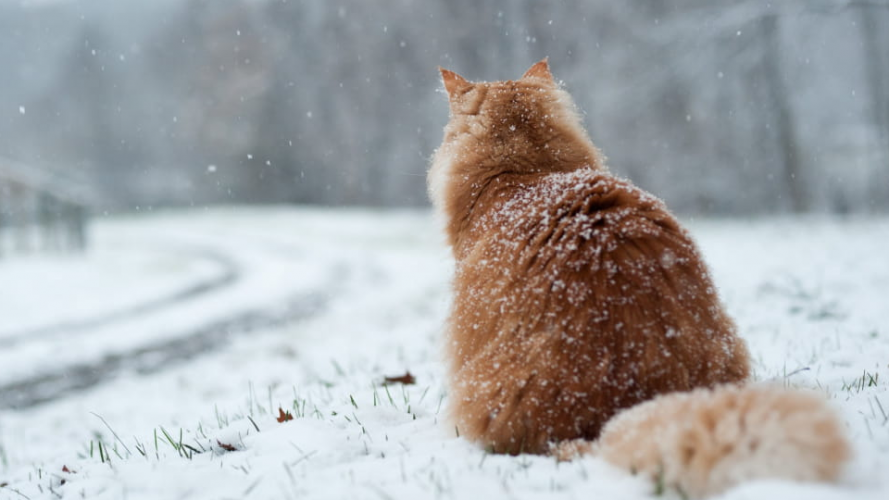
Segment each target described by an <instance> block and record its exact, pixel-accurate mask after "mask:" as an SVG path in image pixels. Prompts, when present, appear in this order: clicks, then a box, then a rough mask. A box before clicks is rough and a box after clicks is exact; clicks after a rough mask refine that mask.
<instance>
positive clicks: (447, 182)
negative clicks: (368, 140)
mask: <svg viewBox="0 0 889 500" xmlns="http://www.w3.org/2000/svg"><path fill="white" fill-rule="evenodd" d="M440 71H441V76H442V81H443V83H444V88H445V91H446V92H447V95H448V103H449V106H450V120H449V121H448V124H447V126H445V134H444V140H443V142H442V145H441V147H440V148H439V149H438V150H437V151H436V153H435V156H434V157H433V161H432V167H431V169H430V171H429V194H430V197H431V198H432V201H433V204H435V205H436V206H437V207H439V208H443V207H444V202H445V198H447V197H448V196H449V195H448V190H449V188H450V187H451V181H453V180H454V179H455V178H459V179H470V178H474V177H476V176H487V175H497V174H500V173H502V172H511V173H518V174H529V173H530V174H534V173H541V174H545V173H548V172H553V171H568V170H573V169H576V168H580V167H583V166H591V167H599V165H600V160H599V155H598V151H597V150H596V149H595V147H594V146H593V144H592V142H590V140H589V137H588V136H587V134H586V132H585V130H584V129H583V126H582V125H581V120H580V117H579V115H578V113H577V108H576V107H575V105H574V102H573V101H572V100H571V97H570V96H569V95H568V93H567V92H565V91H564V90H562V89H561V88H560V87H559V84H558V83H556V81H555V80H554V79H553V75H552V73H551V72H550V69H549V64H548V62H547V60H546V59H544V60H542V61H540V62H538V63H537V64H534V65H533V66H531V68H530V69H528V71H526V72H525V74H524V75H523V76H522V77H521V78H519V79H518V80H506V81H496V82H470V81H468V80H466V79H465V78H463V77H462V76H460V75H458V74H457V73H454V72H453V71H449V70H446V69H443V68H440Z"/></svg>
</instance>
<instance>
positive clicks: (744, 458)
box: [555, 386, 850, 498]
mask: <svg viewBox="0 0 889 500" xmlns="http://www.w3.org/2000/svg"><path fill="white" fill-rule="evenodd" d="M849 450H850V447H849V444H848V441H847V439H846V437H845V434H844V432H843V426H842V425H841V423H840V422H839V420H838V419H837V417H836V415H835V414H834V412H833V411H832V409H831V408H830V406H829V405H828V403H827V402H826V401H825V400H824V398H823V397H820V396H818V395H816V394H812V393H807V392H802V391H797V390H788V389H784V388H779V387H771V386H746V387H736V386H722V387H719V388H716V389H713V390H708V389H698V390H695V391H692V392H686V393H674V394H667V395H664V396H660V397H657V398H655V399H653V400H651V401H648V402H646V403H642V404H639V405H637V406H634V407H632V408H629V409H627V410H624V411H623V412H621V413H619V414H617V415H616V416H615V417H614V418H612V419H611V420H610V421H609V422H608V423H607V424H606V425H605V427H604V428H603V429H602V434H601V436H600V437H599V440H598V441H597V442H596V443H583V442H577V441H574V442H568V443H563V444H561V445H560V446H559V447H558V448H557V449H556V450H555V453H556V455H557V456H559V457H561V458H567V457H570V456H572V455H577V454H580V453H584V452H592V453H594V454H596V455H598V456H600V457H602V458H604V459H605V460H607V461H609V462H611V463H612V464H614V465H616V466H618V467H621V468H623V469H626V470H629V471H631V472H633V473H642V474H645V475H647V476H650V477H651V478H652V479H653V480H655V481H657V482H658V484H659V485H660V486H661V487H667V488H675V489H677V490H679V491H680V492H682V493H683V494H685V495H688V496H690V497H694V498H700V497H705V496H709V495H713V494H716V493H720V492H722V491H724V490H726V489H728V488H730V487H732V486H734V485H736V484H738V483H741V482H743V481H748V480H751V479H765V478H772V479H789V480H799V481H835V480H836V479H837V478H838V477H839V475H840V473H841V472H842V469H843V466H844V464H845V462H846V461H847V460H848V458H849V456H850V451H849Z"/></svg>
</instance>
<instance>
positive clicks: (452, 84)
mask: <svg viewBox="0 0 889 500" xmlns="http://www.w3.org/2000/svg"><path fill="white" fill-rule="evenodd" d="M438 70H439V71H441V81H442V82H443V83H444V87H445V90H446V91H447V92H448V98H449V99H450V100H453V99H454V98H455V97H456V96H458V95H460V93H461V91H462V90H464V89H466V88H467V87H471V86H472V84H471V83H469V82H468V81H467V80H466V79H465V78H463V77H462V76H460V75H458V74H457V73H454V72H453V71H450V70H446V69H444V68H442V67H441V66H439V68H438Z"/></svg>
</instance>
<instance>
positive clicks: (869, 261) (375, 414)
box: [0, 209, 889, 500]
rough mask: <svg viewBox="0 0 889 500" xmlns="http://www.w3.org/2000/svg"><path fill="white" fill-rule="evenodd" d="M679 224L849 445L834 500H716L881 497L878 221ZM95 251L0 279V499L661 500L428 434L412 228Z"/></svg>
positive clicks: (763, 351)
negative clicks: (841, 427)
mask: <svg viewBox="0 0 889 500" xmlns="http://www.w3.org/2000/svg"><path fill="white" fill-rule="evenodd" d="M688 225H689V226H690V228H691V230H692V232H693V233H694V234H695V236H696V238H697V240H698V242H699V244H700V245H701V247H702V250H703V253H704V255H705V257H706V259H707V261H708V262H709V263H710V265H711V266H712V268H713V272H714V278H715V281H716V283H717V285H718V286H719V287H720V289H721V293H722V296H723V299H724V301H725V302H726V303H727V306H728V309H729V311H730V313H731V314H732V315H733V316H734V317H735V318H736V320H737V322H738V324H739V327H740V330H741V333H742V336H743V337H745V338H746V339H747V341H748V343H749V345H750V348H751V351H752V353H753V356H754V359H755V369H756V377H757V379H760V380H775V381H777V382H778V383H784V384H787V385H790V386H799V387H807V388H814V389H816V390H818V391H821V392H823V393H824V394H826V395H827V396H828V397H829V398H830V399H831V400H832V401H833V403H834V405H835V406H836V408H837V409H838V411H839V412H841V415H842V417H843V419H844V420H845V421H846V423H847V425H848V431H849V435H850V436H851V439H852V440H853V443H854V447H855V459H854V461H853V462H852V463H851V465H850V467H849V468H848V470H847V471H846V474H845V475H844V478H843V482H842V484H840V485H839V486H825V485H811V484H810V485H800V484H792V483H782V482H776V481H768V482H755V483H748V484H746V485H743V486H741V487H738V488H736V489H734V490H731V491H729V492H727V493H726V494H725V495H723V497H722V498H726V499H747V498H749V499H762V498H781V499H806V500H814V499H821V498H825V499H839V498H856V499H858V498H868V499H870V498H872V499H886V498H889V391H887V388H889V252H887V250H886V249H887V248H889V219H818V218H814V219H812V218H806V219H798V220H795V219H777V220H763V221H721V220H718V221H717V220H707V221H689V222H688ZM93 237H94V238H93V245H92V248H91V250H90V252H89V253H88V254H87V255H84V256H67V257H59V256H39V257H28V258H16V259H14V260H0V499H7V498H9V499H25V498H28V499H41V498H45V499H55V498H107V499H112V498H113V499H117V498H126V499H161V498H163V499H166V498H170V499H173V498H189V499H215V498H247V499H249V498H257V499H269V498H284V499H287V498H294V499H295V498H367V499H389V498H392V499H416V498H456V499H462V498H527V499H532V498H535V499H536V498H547V499H548V498H554V499H556V498H558V499H561V498H584V499H587V498H602V499H641V498H651V497H655V496H661V497H665V498H679V497H678V495H677V494H676V493H674V492H670V491H668V492H666V493H660V494H658V493H656V490H655V486H654V485H652V484H651V483H649V482H648V481H645V480H643V479H641V478H637V477H633V476H630V475H627V474H624V473H622V472H620V471H617V470H614V469H612V468H610V467H609V466H608V465H606V464H604V463H603V462H600V461H599V460H597V459H595V458H584V459H581V460H576V461H574V462H570V463H561V464H559V463H556V462H555V461H554V460H553V459H551V458H546V457H535V456H519V457H509V456H494V455H488V454H486V453H485V452H484V451H483V450H481V449H478V448H476V447H475V446H473V445H471V444H469V443H467V442H465V441H463V440H462V439H460V438H458V437H457V436H456V431H455V429H454V428H452V427H449V426H448V425H446V424H445V423H444V422H443V420H442V417H443V415H444V412H445V409H446V407H447V404H448V400H447V396H446V394H445V387H444V373H443V366H442V363H441V360H440V357H439V351H440V350H439V347H438V344H439V341H440V330H441V325H442V323H443V321H444V318H445V316H446V312H447V308H448V280H449V275H450V272H451V265H452V263H451V260H450V257H449V254H448V252H447V250H446V249H445V248H444V247H443V246H442V244H441V239H440V237H439V235H438V232H437V227H436V226H435V223H434V222H433V220H432V218H431V216H430V215H429V214H428V213H426V212H371V211H320V210H297V209H230V210H213V211H194V212H182V213H161V214H154V215H145V216H140V217H121V218H109V219H107V220H100V221H98V222H97V223H96V224H95V226H94V227H93ZM408 371H409V372H410V373H411V374H412V375H413V376H414V377H415V378H416V383H415V384H414V385H398V384H394V385H388V386H384V385H383V380H384V377H386V376H398V375H404V374H405V373H406V372H408ZM282 412H286V413H287V414H289V416H292V419H291V420H287V419H281V420H282V421H281V422H279V421H278V420H279V419H278V418H277V417H279V416H280V415H281V413H282Z"/></svg>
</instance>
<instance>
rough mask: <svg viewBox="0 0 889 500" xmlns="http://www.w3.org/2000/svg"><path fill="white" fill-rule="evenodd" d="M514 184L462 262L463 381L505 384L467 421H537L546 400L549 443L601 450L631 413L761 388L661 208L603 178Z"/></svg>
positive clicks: (488, 208)
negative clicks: (604, 432) (616, 418)
mask: <svg viewBox="0 0 889 500" xmlns="http://www.w3.org/2000/svg"><path fill="white" fill-rule="evenodd" d="M501 183H502V186H501V188H500V189H493V190H491V193H492V196H491V197H490V198H489V199H487V200H483V204H482V205H481V206H480V207H478V208H479V210H480V211H482V212H483V215H481V216H480V217H479V218H478V219H477V221H476V222H475V224H474V225H473V228H474V229H473V234H474V235H475V236H474V238H473V239H472V241H471V242H470V243H468V244H467V248H466V250H467V251H466V253H465V254H464V258H463V259H458V271H457V276H456V280H455V291H456V296H455V303H454V307H455V309H454V315H453V323H452V325H451V326H452V328H451V335H452V337H451V340H452V341H453V342H452V346H453V349H454V350H453V351H452V360H453V362H454V363H453V364H452V366H451V368H452V370H453V373H454V375H455V377H456V380H457V381H461V380H463V381H476V380H490V381H492V382H493V384H492V385H491V386H490V387H492V388H493V392H491V393H490V394H488V393H486V392H485V391H482V390H480V388H479V387H477V386H476V387H473V388H472V391H473V392H475V393H476V394H475V395H473V396H472V397H468V396H464V398H463V399H464V403H465V404H466V405H467V407H466V408H469V407H471V406H472V405H473V404H475V403H474V402H477V403H479V404H481V405H483V406H484V407H485V408H488V407H492V408H493V407H503V408H516V409H517V410H519V409H521V410H520V413H523V412H524V414H526V415H528V414H534V415H537V414H538V411H542V410H543V407H540V408H537V407H536V405H537V403H534V401H538V402H541V404H543V405H544V407H547V408H549V410H547V411H548V412H549V413H548V415H550V416H548V417H546V420H547V422H548V423H547V425H548V426H550V427H552V429H555V430H554V431H553V432H552V433H551V434H549V435H548V436H547V437H546V439H551V438H553V437H555V438H558V439H563V438H569V437H572V436H578V435H580V436H585V437H595V436H596V435H597V434H598V431H599V426H600V425H601V424H602V423H604V422H605V420H607V418H609V417H610V416H611V415H612V414H613V413H614V412H615V411H617V410H618V409H620V408H625V407H628V406H632V405H634V404H636V403H638V402H640V401H644V400H646V399H649V398H651V397H653V396H654V395H656V394H661V393H664V392H671V391H676V390H688V389H690V388H693V387H699V386H711V385H713V384H716V383H724V382H728V381H739V380H742V379H744V378H745V377H746V376H747V368H746V366H747V354H746V349H745V347H744V346H743V343H742V342H741V341H740V340H739V339H737V338H736V336H735V335H734V325H733V323H732V322H731V320H730V319H729V318H728V316H727V315H725V313H724V312H723V310H722V307H721V305H720V304H719V300H718V297H717V295H716V290H715V287H714V286H713V284H712V281H711V279H710V277H709V274H708V272H707V269H706V267H705V265H704V263H703V260H702V259H701V258H700V255H699V254H698V252H697V249H696V246H695V245H694V243H693V241H692V240H691V238H690V237H689V235H688V233H687V232H686V231H685V230H684V229H683V228H682V227H681V226H680V225H679V224H678V223H677V222H676V219H675V218H674V217H673V216H672V215H671V214H670V213H669V212H668V211H667V210H666V208H665V206H664V204H663V203H662V202H661V201H660V200H658V199H657V198H655V197H654V196H652V195H650V194H648V193H646V192H645V191H643V190H641V189H639V188H637V187H635V186H633V185H632V184H631V183H629V182H627V181H624V180H621V179H618V178H615V177H613V176H611V175H609V174H608V173H606V172H602V171H596V170H592V169H579V170H575V171H572V172H566V173H554V174H547V175H544V176H540V177H539V178H536V179H524V180H516V181H515V182H510V181H506V180H504V181H501ZM492 367H500V368H492ZM504 367H508V368H504ZM515 381H520V382H515ZM521 381H525V382H521ZM531 381H533V382H531ZM513 384H515V387H512V386H513ZM467 390H468V388H467ZM481 393H484V394H481ZM515 398H519V399H515ZM526 399H527V400H526ZM520 401H524V402H520ZM546 402H548V403H546ZM491 405H493V406H491ZM556 408H557V409H556ZM466 411H469V410H468V409H467V410H466ZM474 411H476V410H473V412H474ZM504 417H505V415H504ZM516 418H518V417H517V416H516ZM538 418H542V417H539V416H538ZM550 418H551V419H552V420H550ZM508 421H509V420H506V421H504V422H508ZM578 422H583V424H582V425H581V424H578ZM490 423H491V422H489V424H490ZM505 425H507V424H505ZM508 425H515V424H508ZM577 425H580V427H577ZM538 437H539V438H540V439H544V437H543V436H538ZM541 446H542V445H541Z"/></svg>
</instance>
